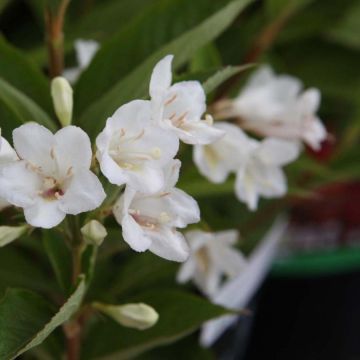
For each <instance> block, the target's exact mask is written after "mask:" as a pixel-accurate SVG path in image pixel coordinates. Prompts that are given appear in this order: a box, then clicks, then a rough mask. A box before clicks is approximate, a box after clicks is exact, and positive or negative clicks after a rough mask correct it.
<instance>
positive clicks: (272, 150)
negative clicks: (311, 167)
mask: <svg viewBox="0 0 360 360" xmlns="http://www.w3.org/2000/svg"><path fill="white" fill-rule="evenodd" d="M299 153H300V146H299V143H298V142H296V141H287V140H282V139H276V138H266V139H264V140H263V141H262V142H261V143H260V146H259V147H258V149H257V150H255V156H257V157H258V158H259V159H261V161H262V162H263V163H264V164H267V165H277V166H280V165H286V164H288V163H290V162H292V161H294V160H295V159H296V158H297V157H298V156H299Z"/></svg>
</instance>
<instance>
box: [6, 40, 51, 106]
mask: <svg viewBox="0 0 360 360" xmlns="http://www.w3.org/2000/svg"><path fill="white" fill-rule="evenodd" d="M0 77H1V78H3V79H4V80H6V81H7V82H8V83H10V84H11V85H12V86H14V87H16V88H17V89H18V90H20V91H21V92H23V93H24V94H25V95H26V96H27V97H29V98H30V99H32V100H33V101H34V102H35V103H37V104H38V105H39V106H40V107H42V108H43V109H44V110H46V111H47V112H49V113H50V112H51V111H52V102H51V97H50V85H49V82H48V80H47V79H46V78H45V76H44V75H43V74H42V73H41V72H40V70H39V69H38V68H37V67H36V66H35V65H34V64H33V63H32V62H31V61H29V60H28V58H27V56H26V54H24V53H22V52H21V51H20V50H19V49H16V48H15V47H13V46H12V45H10V44H9V43H7V42H6V41H5V39H4V38H2V37H1V36H0Z"/></svg>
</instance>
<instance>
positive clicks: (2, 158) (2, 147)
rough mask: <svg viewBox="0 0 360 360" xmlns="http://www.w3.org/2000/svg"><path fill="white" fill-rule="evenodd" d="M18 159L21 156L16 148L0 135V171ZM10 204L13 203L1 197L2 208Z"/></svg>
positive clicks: (0, 204) (0, 206)
mask: <svg viewBox="0 0 360 360" xmlns="http://www.w3.org/2000/svg"><path fill="white" fill-rule="evenodd" d="M18 159H19V158H18V156H17V154H16V152H15V150H14V149H13V148H12V147H11V145H10V144H9V143H8V142H7V140H6V139H5V138H3V137H1V136H0V171H1V169H2V168H3V167H4V166H5V165H7V164H9V163H11V162H14V161H16V160H18ZM9 205H11V204H10V203H9V202H7V201H6V200H5V199H4V198H0V210H2V209H4V208H6V207H7V206H9Z"/></svg>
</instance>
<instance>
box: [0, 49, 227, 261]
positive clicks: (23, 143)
mask: <svg viewBox="0 0 360 360" xmlns="http://www.w3.org/2000/svg"><path fill="white" fill-rule="evenodd" d="M171 62H172V56H166V57H165V58H164V59H162V60H161V61H160V62H159V63H158V64H157V65H156V66H155V68H154V70H153V74H152V76H151V81H150V97H151V98H150V100H134V101H131V102H129V103H127V104H125V105H123V106H121V107H120V108H119V109H117V110H116V111H115V113H114V114H113V115H112V116H111V117H110V118H109V119H108V120H107V122H106V126H105V128H104V129H103V130H102V131H101V133H100V134H99V135H98V137H97V139H96V147H97V151H96V158H97V160H98V162H99V165H100V169H101V172H102V173H103V175H104V176H105V177H106V178H107V179H108V180H109V182H110V183H112V184H115V185H117V186H119V187H122V186H123V185H125V190H124V192H123V194H122V195H120V197H119V199H118V200H117V201H116V203H115V205H114V207H113V213H114V215H115V218H116V220H117V221H118V222H119V224H120V225H121V226H122V231H123V238H124V240H125V241H126V242H127V243H128V244H129V245H130V247H131V248H133V249H134V250H136V251H145V250H150V251H151V252H153V253H155V254H157V255H158V256H161V257H163V258H166V259H169V260H174V261H184V260H186V259H187V257H188V255H189V248H188V245H187V242H186V241H185V239H184V237H183V235H182V234H181V233H180V232H178V231H177V230H176V229H177V228H185V227H186V226H187V225H188V224H191V223H195V222H198V221H199V220H200V210H199V207H198V205H197V202H196V201H195V200H194V199H193V198H192V197H191V196H189V195H187V194H186V193H185V192H183V191H182V190H180V189H177V188H176V187H175V185H176V183H177V180H178V177H179V171H180V166H181V162H180V161H179V160H177V159H175V156H176V154H177V152H178V149H179V140H182V141H183V142H185V143H188V144H206V145H208V144H210V143H211V142H213V141H216V140H218V139H219V138H220V137H222V136H223V135H224V132H223V131H222V130H221V129H218V128H216V127H213V126H212V120H211V118H209V117H208V116H207V117H206V118H205V120H203V119H202V118H201V116H202V115H203V113H204V112H205V110H206V96H205V93H204V90H203V88H202V87H201V85H200V83H198V82H196V81H185V82H179V83H177V84H174V85H171V79H172V73H171ZM52 96H53V100H54V106H55V111H56V114H57V116H58V118H59V121H60V123H61V124H62V125H63V126H64V127H63V128H62V129H61V130H59V131H58V132H57V133H56V134H53V133H51V132H50V131H49V130H48V129H46V128H45V127H43V126H41V125H39V124H37V123H27V124H25V125H22V126H20V127H19V128H17V129H15V130H14V131H13V142H14V149H15V150H14V149H12V147H11V146H10V145H9V144H8V142H7V141H6V140H5V139H2V144H1V145H2V147H1V153H0V196H1V199H2V200H1V201H2V203H4V204H5V205H7V204H12V205H15V206H18V207H21V208H23V209H24V215H25V219H26V221H27V222H28V223H29V224H30V225H32V226H34V227H42V228H52V227H54V226H57V225H59V224H60V223H61V222H62V220H63V219H64V218H65V216H66V214H72V215H77V214H79V213H82V212H86V211H91V210H94V209H96V208H98V207H99V206H100V205H101V204H102V202H103V201H104V199H105V197H106V194H105V192H104V189H103V187H102V184H101V182H100V180H99V179H98V177H97V176H96V175H95V174H94V173H93V172H92V171H91V169H90V168H91V165H92V159H93V154H92V150H91V143H90V139H89V137H88V135H87V134H86V133H85V132H84V131H83V130H81V129H80V128H79V127H76V126H71V125H69V124H71V118H72V106H73V103H72V89H71V87H70V85H69V84H68V83H67V82H66V80H65V79H64V78H57V79H55V80H53V83H52ZM84 231H85V230H84Z"/></svg>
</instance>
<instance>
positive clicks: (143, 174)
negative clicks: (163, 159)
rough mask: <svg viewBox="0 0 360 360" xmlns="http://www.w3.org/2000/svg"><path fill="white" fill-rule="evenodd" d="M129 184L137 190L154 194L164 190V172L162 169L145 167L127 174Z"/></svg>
mask: <svg viewBox="0 0 360 360" xmlns="http://www.w3.org/2000/svg"><path fill="white" fill-rule="evenodd" d="M127 177H128V180H127V183H128V184H129V185H130V186H131V187H133V188H134V189H135V190H137V191H140V192H142V193H145V194H154V193H156V192H158V191H160V190H162V189H163V188H164V172H163V170H162V169H161V168H155V167H151V166H150V165H144V166H143V167H142V168H141V169H139V170H136V171H128V172H127Z"/></svg>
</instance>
